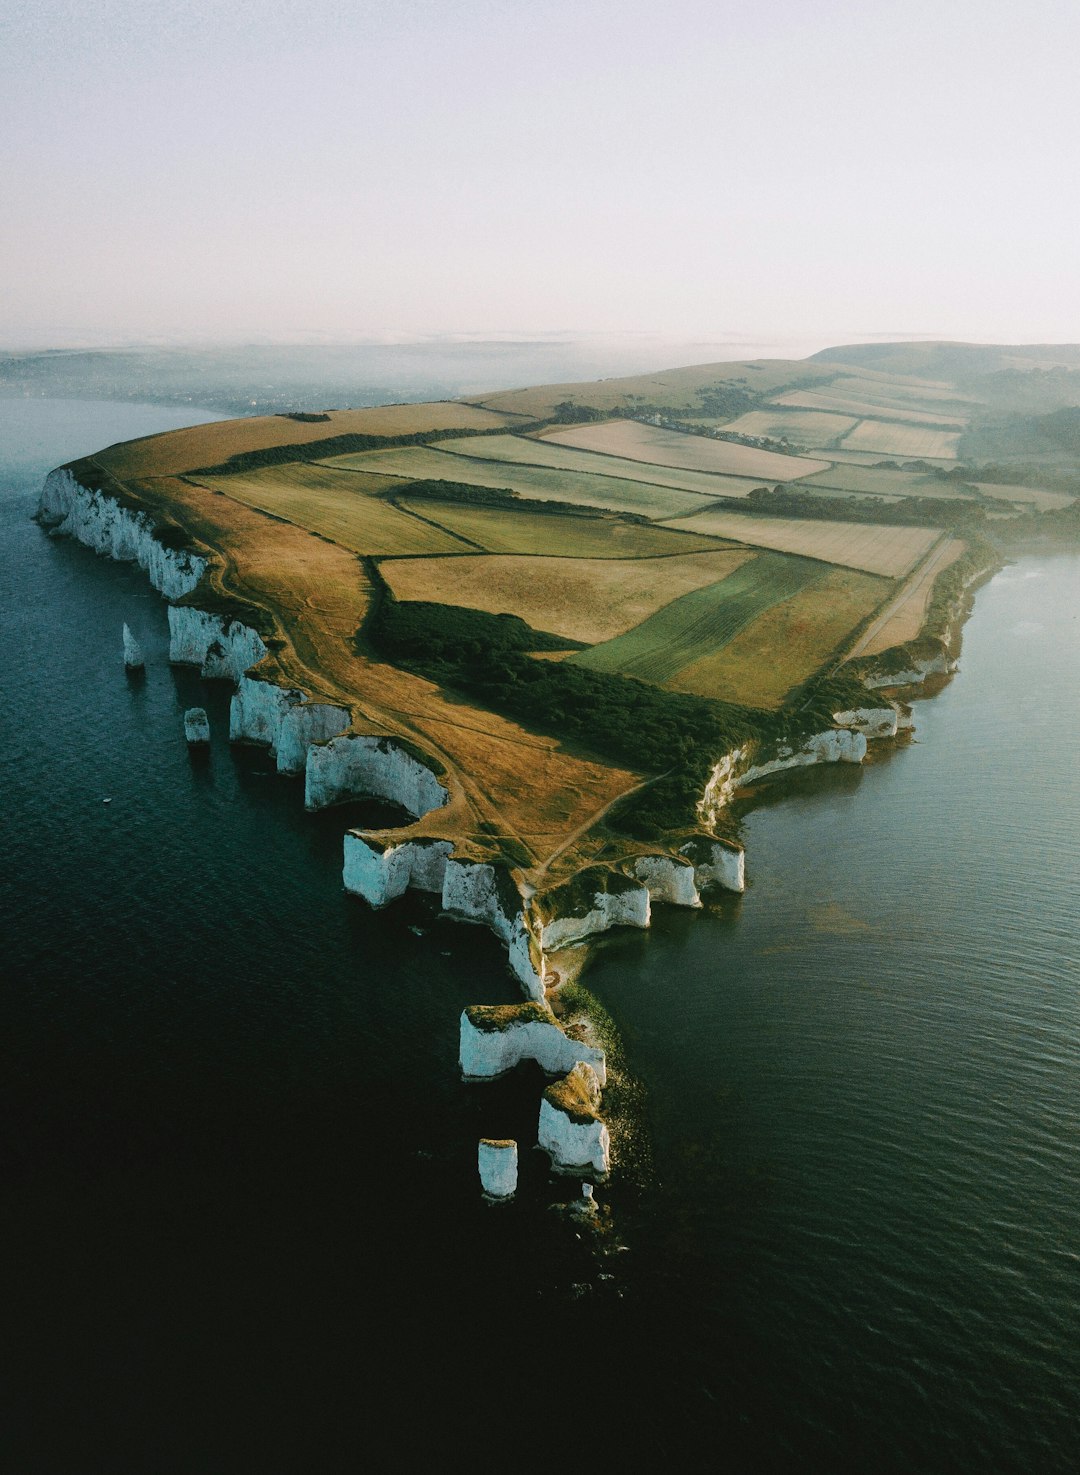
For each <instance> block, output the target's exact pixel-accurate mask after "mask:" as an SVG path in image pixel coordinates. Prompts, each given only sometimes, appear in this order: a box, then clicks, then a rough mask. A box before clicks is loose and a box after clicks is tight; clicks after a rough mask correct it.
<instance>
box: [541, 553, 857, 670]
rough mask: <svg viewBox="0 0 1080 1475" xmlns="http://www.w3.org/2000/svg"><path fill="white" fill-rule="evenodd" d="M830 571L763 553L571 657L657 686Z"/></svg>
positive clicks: (810, 563) (577, 663)
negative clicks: (601, 643)
mask: <svg viewBox="0 0 1080 1475" xmlns="http://www.w3.org/2000/svg"><path fill="white" fill-rule="evenodd" d="M827 573H828V570H827V569H826V568H824V567H823V566H822V565H821V564H820V563H814V562H812V561H810V560H809V559H802V558H789V557H786V556H784V555H783V554H778V553H762V554H760V555H759V556H758V557H757V558H752V559H750V560H749V561H748V562H747V563H744V564H740V566H739V567H738V568H737V569H736V570H735V571H734V573H732V574H729V575H728V576H727V578H726V579H721V580H720V581H719V582H718V583H716V584H709V585H708V586H707V587H706V588H704V589H695V590H694V591H693V592H692V593H690V594H684V595H683V596H682V598H681V599H675V600H673V601H672V602H671V603H670V604H666V605H665V606H664V607H663V609H660V610H657V612H656V614H654V615H650V616H649V618H648V619H647V620H644V621H643V622H642V623H641V624H640V625H636V626H635V627H634V629H632V630H628V631H627V632H626V633H625V634H624V635H618V636H616V637H615V639H614V640H607V641H605V642H604V644H603V645H594V646H593V647H592V649H591V650H585V651H580V652H578V653H576V654H575V655H573V656H571V657H570V658H569V659H570V661H571V663H573V664H576V665H579V666H587V667H588V668H589V669H590V670H592V671H607V672H609V673H612V674H615V675H621V676H636V677H638V679H639V680H641V681H650V682H652V683H654V684H655V685H657V686H661V685H663V684H664V682H667V681H671V680H673V679H674V678H675V677H676V676H678V674H679V672H680V671H682V670H684V669H685V668H686V667H687V666H690V665H693V664H694V662H696V661H700V660H702V659H703V658H704V657H705V656H708V655H711V654H712V653H714V652H715V651H717V650H720V649H721V648H722V647H723V646H725V645H726V644H727V643H728V641H729V640H733V639H734V638H735V636H736V635H738V633H739V631H740V630H744V629H745V628H746V627H747V625H749V624H750V623H751V622H752V621H753V620H755V619H757V617H758V615H760V614H762V613H763V612H764V611H765V610H767V609H770V608H771V607H772V606H773V605H774V604H779V603H780V602H781V600H784V599H789V598H790V597H791V596H792V595H793V594H796V593H797V592H798V591H799V590H800V589H805V588H806V587H807V585H809V584H813V583H815V582H816V581H817V580H818V579H822V578H824V577H825V575H826V574H827Z"/></svg>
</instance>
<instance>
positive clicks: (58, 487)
mask: <svg viewBox="0 0 1080 1475" xmlns="http://www.w3.org/2000/svg"><path fill="white" fill-rule="evenodd" d="M38 516H39V518H40V519H41V522H42V523H43V524H44V526H46V527H47V528H49V530H50V531H52V532H56V533H62V534H66V535H67V536H69V537H72V538H76V539H77V540H78V541H79V542H80V543H84V544H85V545H86V547H87V548H93V550H94V551H95V553H102V554H104V555H106V556H107V557H109V558H115V559H116V560H117V561H118V562H120V563H137V564H138V565H139V567H140V568H141V569H145V571H146V573H147V574H148V576H149V578H150V582H151V584H153V586H154V588H155V589H157V590H158V592H159V593H161V594H164V595H165V597H166V599H182V598H183V596H184V595H185V594H190V593H191V591H192V589H194V588H195V586H196V584H198V582H199V580H200V579H201V578H202V576H203V574H204V573H205V572H206V559H205V558H200V557H198V556H197V555H196V554H194V553H186V552H178V551H177V550H176V549H173V548H166V547H164V546H163V544H161V543H159V542H158V540H157V539H156V538H155V537H154V525H153V523H152V522H151V520H150V518H149V517H148V516H147V515H146V513H145V512H132V511H130V510H129V509H128V508H126V507H121V505H120V503H119V502H117V501H116V499H115V498H114V497H108V496H106V495H105V494H104V493H103V492H97V491H91V490H90V489H89V488H87V487H84V486H82V485H81V484H80V483H79V482H77V481H76V480H75V478H74V476H73V475H72V474H71V472H70V471H67V470H65V469H63V468H62V469H60V470H59V471H51V472H50V473H49V475H48V476H47V477H46V479H45V485H44V487H43V488H42V491H41V500H40V503H39V504H38Z"/></svg>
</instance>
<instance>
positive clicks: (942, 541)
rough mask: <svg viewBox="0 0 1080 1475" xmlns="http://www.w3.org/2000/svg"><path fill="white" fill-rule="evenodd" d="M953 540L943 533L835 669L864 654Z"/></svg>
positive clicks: (927, 576)
mask: <svg viewBox="0 0 1080 1475" xmlns="http://www.w3.org/2000/svg"><path fill="white" fill-rule="evenodd" d="M952 541H953V540H952V537H951V536H950V534H949V533H942V535H941V537H940V538H939V539H938V540H937V542H936V543H935V544H934V545H933V547H932V548H931V549H930V551H929V553H927V555H926V557H925V558H923V559H922V560H921V562H919V563H917V564H916V565H915V567H914V568H913V569H912V571H911V573H910V574H909V575H908V576H907V578H906V579H905V581H904V585H903V587H902V588H901V590H900V592H899V593H898V594H897V595H895V596H894V597H893V598H892V599H891V600H890V601H889V603H888V604H887V605H886V606H885V608H884V610H883V611H882V612H881V614H880V615H878V617H877V619H876V620H875V621H874V622H873V624H872V625H871V626H870V627H869V629H867V630H864V631H863V633H862V634H861V635H860V636H859V638H858V640H856V642H855V644H854V645H853V646H852V647H851V649H850V650H849V651H847V652H846V653H845V654H844V655H843V656H841V658H840V660H839V661H837V663H836V667H835V668H834V669H837V670H838V669H839V668H840V666H842V665H843V664H844V663H845V662H846V661H853V660H855V659H856V657H858V656H861V655H862V653H863V651H864V650H865V649H866V647H867V646H868V645H869V644H870V642H871V641H872V640H873V639H874V637H875V636H876V635H877V634H878V632H879V631H880V630H882V629H883V628H884V626H885V625H887V624H888V622H889V621H890V620H891V619H892V617H893V615H895V614H896V613H897V611H898V610H900V609H902V608H903V607H904V605H905V604H906V603H907V601H908V600H909V599H910V598H911V596H912V594H914V592H915V590H916V589H917V588H918V587H919V585H920V584H921V583H922V582H923V581H924V580H925V579H927V578H929V577H930V575H931V574H933V572H934V571H935V569H936V568H937V567H938V565H939V564H940V563H941V560H942V559H943V558H944V556H945V552H946V550H947V549H948V547H949V544H950V543H951V542H952Z"/></svg>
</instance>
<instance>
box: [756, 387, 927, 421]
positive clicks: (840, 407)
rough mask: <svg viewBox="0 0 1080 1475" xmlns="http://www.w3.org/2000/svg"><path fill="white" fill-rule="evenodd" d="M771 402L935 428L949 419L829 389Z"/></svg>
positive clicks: (799, 391)
mask: <svg viewBox="0 0 1080 1475" xmlns="http://www.w3.org/2000/svg"><path fill="white" fill-rule="evenodd" d="M773 403H774V404H777V405H788V406H791V407H792V408H795V409H803V410H830V411H832V412H833V413H835V414H838V415H854V416H855V418H856V419H859V420H864V419H870V420H872V419H874V417H875V416H876V417H878V418H879V419H885V420H888V421H890V422H892V421H896V422H897V423H899V424H902V425H909V424H910V425H926V424H927V423H928V422H929V423H930V424H932V425H939V424H942V423H943V422H945V421H948V420H949V419H950V417H949V416H941V415H938V414H932V415H931V414H928V413H927V412H926V411H925V410H913V409H908V408H903V409H901V408H897V409H886V408H885V406H883V405H880V404H876V403H874V402H872V401H870V400H866V399H856V398H854V397H853V396H852V395H846V394H835V393H834V392H833V390H832V389H831V387H830V388H828V389H821V390H817V389H796V390H792V391H791V392H790V393H788V394H782V395H780V396H779V397H778V398H777V399H776V400H774V401H773Z"/></svg>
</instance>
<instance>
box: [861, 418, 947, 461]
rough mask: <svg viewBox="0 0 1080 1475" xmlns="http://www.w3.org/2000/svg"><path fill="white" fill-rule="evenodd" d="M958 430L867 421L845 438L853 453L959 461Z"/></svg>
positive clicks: (911, 458)
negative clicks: (957, 455)
mask: <svg viewBox="0 0 1080 1475" xmlns="http://www.w3.org/2000/svg"><path fill="white" fill-rule="evenodd" d="M959 439H960V432H959V431H958V430H934V429H932V428H931V427H929V426H921V425H890V424H889V423H888V422H887V421H884V420H863V421H862V422H861V423H860V424H859V425H857V426H856V427H855V429H854V430H853V431H851V432H850V434H848V435H847V436H845V437H844V445H845V446H846V447H847V448H849V449H850V450H853V451H880V452H881V453H882V455H883V456H900V457H903V458H905V459H910V460H915V459H919V458H925V459H927V460H942V461H947V460H952V461H955V460H956V446H957V442H958V441H959Z"/></svg>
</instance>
